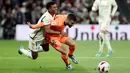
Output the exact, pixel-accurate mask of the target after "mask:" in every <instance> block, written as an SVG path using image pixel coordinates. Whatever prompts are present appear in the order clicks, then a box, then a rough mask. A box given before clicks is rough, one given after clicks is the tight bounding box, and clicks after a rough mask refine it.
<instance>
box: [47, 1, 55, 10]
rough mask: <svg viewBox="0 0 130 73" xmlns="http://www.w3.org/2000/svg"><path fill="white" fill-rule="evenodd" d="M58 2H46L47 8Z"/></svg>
mask: <svg viewBox="0 0 130 73" xmlns="http://www.w3.org/2000/svg"><path fill="white" fill-rule="evenodd" d="M54 4H56V3H55V2H53V1H51V2H48V3H47V4H46V9H47V10H48V9H50V8H51V6H52V5H54Z"/></svg>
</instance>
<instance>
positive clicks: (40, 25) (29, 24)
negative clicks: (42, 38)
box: [27, 22, 44, 29]
mask: <svg viewBox="0 0 130 73" xmlns="http://www.w3.org/2000/svg"><path fill="white" fill-rule="evenodd" d="M27 24H28V26H29V27H30V28H31V29H37V28H41V27H43V26H44V23H43V22H41V23H39V24H36V25H32V24H31V23H30V22H27Z"/></svg>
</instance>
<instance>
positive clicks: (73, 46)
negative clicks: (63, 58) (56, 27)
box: [60, 37, 78, 64]
mask: <svg viewBox="0 0 130 73" xmlns="http://www.w3.org/2000/svg"><path fill="white" fill-rule="evenodd" d="M60 41H61V42H62V43H64V44H66V45H68V46H69V53H68V57H69V58H70V59H71V60H72V61H73V63H75V64H78V61H77V60H76V58H75V56H74V51H75V49H76V43H75V41H74V40H73V39H72V38H70V37H62V38H61V39H60Z"/></svg>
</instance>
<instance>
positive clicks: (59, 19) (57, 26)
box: [49, 15, 67, 36]
mask: <svg viewBox="0 0 130 73" xmlns="http://www.w3.org/2000/svg"><path fill="white" fill-rule="evenodd" d="M66 18H67V15H56V17H55V19H54V20H51V25H50V29H51V30H54V31H59V32H62V31H64V29H65V25H64V21H65V20H66ZM49 35H51V36H57V34H49ZM58 36H59V35H58Z"/></svg>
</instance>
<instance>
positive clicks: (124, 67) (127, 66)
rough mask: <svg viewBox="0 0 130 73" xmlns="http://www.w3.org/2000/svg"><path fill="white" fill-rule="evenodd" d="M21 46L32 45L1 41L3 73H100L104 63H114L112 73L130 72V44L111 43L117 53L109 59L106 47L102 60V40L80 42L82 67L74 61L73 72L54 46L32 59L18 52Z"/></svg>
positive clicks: (78, 44) (122, 42) (77, 50)
mask: <svg viewBox="0 0 130 73" xmlns="http://www.w3.org/2000/svg"><path fill="white" fill-rule="evenodd" d="M21 44H22V45H23V46H24V47H25V48H27V46H28V42H27V41H14V40H0V73H99V72H98V71H97V69H96V67H97V65H98V63H99V62H100V61H103V60H105V61H108V63H109V64H110V72H109V73H130V41H111V44H112V47H113V49H114V52H113V54H112V56H111V57H109V58H106V57H105V55H106V53H107V49H106V48H105V49H104V53H103V55H102V57H95V54H96V53H97V51H98V41H76V46H77V48H76V51H75V55H76V57H77V59H78V61H79V64H77V65H75V64H73V63H72V61H71V64H72V65H73V67H74V70H71V71H69V70H66V68H65V64H64V63H63V61H62V59H61V57H60V53H59V52H57V51H56V50H54V49H53V48H52V47H51V48H50V51H49V52H41V53H39V57H38V58H37V59H36V60H32V59H29V58H28V57H26V56H24V55H19V54H18V53H17V50H18V49H19V46H20V45H21ZM66 48H67V47H66Z"/></svg>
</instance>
